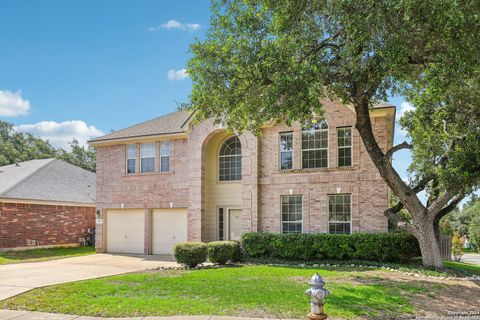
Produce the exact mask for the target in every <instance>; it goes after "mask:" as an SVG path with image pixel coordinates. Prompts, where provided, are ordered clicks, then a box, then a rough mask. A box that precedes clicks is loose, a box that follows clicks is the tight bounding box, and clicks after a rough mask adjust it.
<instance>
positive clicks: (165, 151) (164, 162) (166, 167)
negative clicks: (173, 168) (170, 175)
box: [160, 141, 170, 172]
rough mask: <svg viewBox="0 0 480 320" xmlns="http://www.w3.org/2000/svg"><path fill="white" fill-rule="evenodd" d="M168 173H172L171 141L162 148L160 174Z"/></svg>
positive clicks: (162, 145) (164, 143) (166, 142)
mask: <svg viewBox="0 0 480 320" xmlns="http://www.w3.org/2000/svg"><path fill="white" fill-rule="evenodd" d="M168 171H170V141H165V142H162V144H161V146H160V172H168Z"/></svg>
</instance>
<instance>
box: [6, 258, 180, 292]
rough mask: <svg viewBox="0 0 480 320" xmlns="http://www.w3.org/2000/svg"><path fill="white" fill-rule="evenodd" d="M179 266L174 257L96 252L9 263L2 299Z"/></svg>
mask: <svg viewBox="0 0 480 320" xmlns="http://www.w3.org/2000/svg"><path fill="white" fill-rule="evenodd" d="M176 265H177V264H176V262H175V261H174V259H173V257H171V256H134V255H114V254H94V255H89V256H83V257H74V258H67V259H59V260H52V261H45V262H32V263H18V264H7V265H3V266H0V300H4V299H7V298H10V297H13V296H15V295H17V294H20V293H23V292H26V291H29V290H31V289H34V288H38V287H43V286H48V285H52V284H59V283H65V282H72V281H78V280H85V279H93V278H100V277H105V276H111V275H116V274H122V273H128V272H135V271H142V270H146V269H151V268H156V267H159V266H176Z"/></svg>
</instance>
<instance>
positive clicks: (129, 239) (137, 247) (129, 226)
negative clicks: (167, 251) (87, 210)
mask: <svg viewBox="0 0 480 320" xmlns="http://www.w3.org/2000/svg"><path fill="white" fill-rule="evenodd" d="M144 219H145V214H144V210H143V209H140V210H108V211H107V226H106V229H107V234H106V235H107V251H108V252H117V253H136V254H143V253H144V245H145V244H144V242H145V222H144Z"/></svg>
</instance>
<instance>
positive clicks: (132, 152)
mask: <svg viewBox="0 0 480 320" xmlns="http://www.w3.org/2000/svg"><path fill="white" fill-rule="evenodd" d="M136 157H137V145H136V144H129V145H127V159H135V158H136Z"/></svg>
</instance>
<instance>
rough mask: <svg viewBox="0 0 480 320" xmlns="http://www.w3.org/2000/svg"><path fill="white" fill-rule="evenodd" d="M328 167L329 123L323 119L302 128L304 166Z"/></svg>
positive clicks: (305, 167) (308, 167)
mask: <svg viewBox="0 0 480 320" xmlns="http://www.w3.org/2000/svg"><path fill="white" fill-rule="evenodd" d="M327 167H328V125H327V122H326V121H325V120H321V121H319V122H316V123H314V124H312V125H311V126H309V127H304V129H303V130H302V168H304V169H310V168H327Z"/></svg>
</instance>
